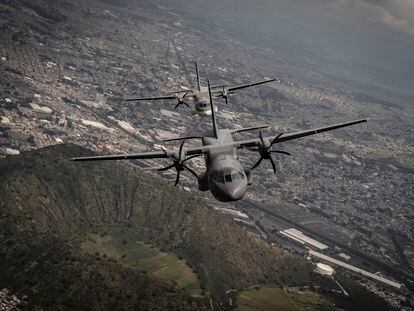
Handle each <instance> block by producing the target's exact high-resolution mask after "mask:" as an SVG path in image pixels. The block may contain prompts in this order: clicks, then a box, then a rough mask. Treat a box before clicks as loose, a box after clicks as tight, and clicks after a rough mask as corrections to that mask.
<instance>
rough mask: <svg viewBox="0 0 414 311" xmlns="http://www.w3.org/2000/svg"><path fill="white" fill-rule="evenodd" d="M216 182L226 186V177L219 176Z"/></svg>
mask: <svg viewBox="0 0 414 311" xmlns="http://www.w3.org/2000/svg"><path fill="white" fill-rule="evenodd" d="M214 179H215V181H217V182H218V183H220V184H224V176H223V175H217V176H216V177H214Z"/></svg>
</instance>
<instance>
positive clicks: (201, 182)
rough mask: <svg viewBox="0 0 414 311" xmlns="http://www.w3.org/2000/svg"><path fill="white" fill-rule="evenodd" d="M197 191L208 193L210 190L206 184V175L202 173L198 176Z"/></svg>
mask: <svg viewBox="0 0 414 311" xmlns="http://www.w3.org/2000/svg"><path fill="white" fill-rule="evenodd" d="M198 189H199V190H200V191H208V190H210V186H209V184H208V176H207V173H203V174H201V175H200V176H198Z"/></svg>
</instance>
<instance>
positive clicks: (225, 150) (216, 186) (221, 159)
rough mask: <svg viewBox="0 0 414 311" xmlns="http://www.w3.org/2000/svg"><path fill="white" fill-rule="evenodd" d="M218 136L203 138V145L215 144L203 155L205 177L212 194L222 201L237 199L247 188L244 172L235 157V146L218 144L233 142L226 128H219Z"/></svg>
mask: <svg viewBox="0 0 414 311" xmlns="http://www.w3.org/2000/svg"><path fill="white" fill-rule="evenodd" d="M217 134H218V135H217V136H218V138H217V139H216V138H209V137H205V138H203V145H205V146H207V145H217V148H212V149H211V150H209V152H208V153H207V154H206V155H205V158H204V159H205V162H206V167H207V172H206V173H207V178H208V183H209V188H210V191H211V193H212V194H213V196H214V197H215V198H216V199H217V200H219V201H222V202H231V201H237V200H240V199H242V198H243V196H244V195H245V194H246V190H247V176H246V172H245V170H244V168H243V166H242V165H241V163H240V162H239V160H238V159H237V152H236V148H234V147H233V146H228V145H227V146H226V147H224V146H220V144H223V143H231V142H233V137H232V134H231V133H230V131H228V130H219V131H218V133H217Z"/></svg>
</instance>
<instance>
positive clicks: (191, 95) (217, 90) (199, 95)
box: [125, 62, 276, 116]
mask: <svg viewBox="0 0 414 311" xmlns="http://www.w3.org/2000/svg"><path fill="white" fill-rule="evenodd" d="M195 72H196V76H197V88H194V89H189V90H179V91H172V92H170V93H168V94H166V95H161V96H150V97H133V98H127V99H125V101H127V102H129V101H141V100H159V99H175V100H176V101H177V104H176V105H175V106H174V109H177V108H178V107H179V106H181V105H185V106H187V107H188V108H190V105H189V102H187V101H186V100H187V99H189V100H191V102H192V103H193V108H192V110H191V113H192V114H198V115H199V116H210V115H211V110H210V105H209V100H208V88H207V87H205V86H202V85H201V81H200V75H199V73H198V66H197V62H195ZM275 80H276V79H269V80H263V81H259V82H254V83H248V84H242V85H234V86H228V85H226V84H222V85H215V86H211V89H212V95H213V96H214V97H222V98H224V100H225V101H226V104H227V98H228V96H229V95H230V94H233V93H235V92H236V91H238V90H241V89H244V88H248V87H252V86H256V85H260V84H264V83H269V82H273V81H275ZM215 109H216V112H217V107H215Z"/></svg>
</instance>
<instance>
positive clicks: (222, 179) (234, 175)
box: [214, 172, 245, 184]
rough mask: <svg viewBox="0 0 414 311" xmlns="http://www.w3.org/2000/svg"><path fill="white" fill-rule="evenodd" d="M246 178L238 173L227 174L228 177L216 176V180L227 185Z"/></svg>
mask: <svg viewBox="0 0 414 311" xmlns="http://www.w3.org/2000/svg"><path fill="white" fill-rule="evenodd" d="M244 178H245V176H244V174H243V173H242V172H238V173H232V174H226V175H224V176H223V175H216V176H214V180H215V181H216V182H218V183H222V184H224V183H225V182H226V183H230V182H234V181H237V180H241V179H244Z"/></svg>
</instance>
